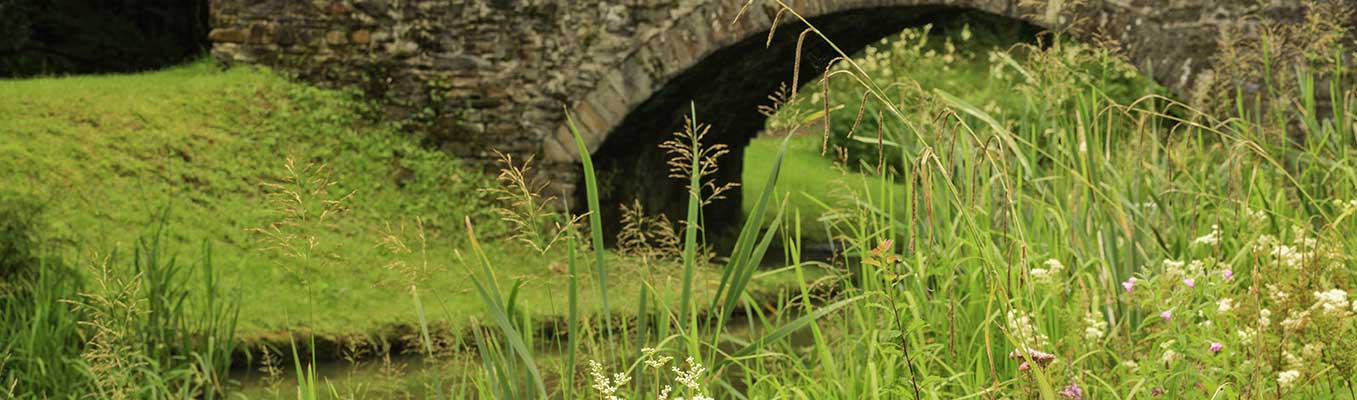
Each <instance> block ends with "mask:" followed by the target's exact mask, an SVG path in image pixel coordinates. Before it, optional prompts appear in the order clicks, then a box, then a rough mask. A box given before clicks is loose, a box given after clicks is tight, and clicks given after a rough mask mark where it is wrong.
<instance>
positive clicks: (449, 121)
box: [210, 0, 1301, 212]
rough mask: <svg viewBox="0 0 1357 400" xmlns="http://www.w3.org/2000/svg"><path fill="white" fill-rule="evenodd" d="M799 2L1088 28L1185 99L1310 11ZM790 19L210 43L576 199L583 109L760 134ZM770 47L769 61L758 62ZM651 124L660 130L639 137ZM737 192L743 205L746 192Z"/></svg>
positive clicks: (602, 20) (455, 24)
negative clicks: (690, 108)
mask: <svg viewBox="0 0 1357 400" xmlns="http://www.w3.org/2000/svg"><path fill="white" fill-rule="evenodd" d="M788 3H789V4H791V5H792V6H793V7H794V8H795V9H796V10H798V12H800V13H801V14H803V15H804V16H806V17H808V18H812V19H813V20H814V21H816V24H817V26H819V27H820V28H821V29H823V30H825V31H829V32H836V35H838V36H833V35H832V36H831V37H832V38H834V39H836V40H843V42H840V43H839V44H840V45H841V46H842V47H845V48H847V49H854V48H861V47H862V46H864V45H866V44H868V43H871V42H874V41H876V40H878V39H880V37H882V36H884V35H887V34H890V33H893V32H898V31H899V30H900V29H902V28H904V27H908V26H912V25H917V24H922V23H925V22H931V21H930V19H933V18H945V17H946V16H947V15H949V14H950V13H954V11H956V10H961V9H974V10H980V11H985V12H989V13H993V14H998V15H1001V16H1007V17H1010V18H1013V19H1014V20H1021V21H1027V22H1031V23H1034V24H1037V25H1040V26H1046V27H1069V26H1074V27H1077V28H1078V30H1077V31H1078V32H1083V33H1084V34H1085V35H1087V36H1090V37H1097V38H1099V40H1098V42H1099V43H1112V44H1113V45H1115V46H1118V47H1120V49H1121V50H1122V51H1123V52H1124V53H1125V54H1126V55H1127V56H1128V57H1129V59H1130V60H1131V61H1132V62H1133V63H1135V64H1136V65H1137V66H1139V67H1141V69H1142V70H1144V71H1148V72H1149V73H1151V74H1152V75H1153V76H1154V77H1155V78H1156V80H1158V81H1159V82H1160V83H1162V84H1163V85H1165V86H1166V87H1168V88H1169V89H1170V90H1172V91H1173V92H1175V93H1176V94H1178V95H1179V96H1180V97H1181V98H1185V99H1191V98H1192V97H1193V96H1192V94H1193V93H1192V91H1193V90H1194V85H1196V84H1197V83H1198V82H1199V81H1200V80H1201V79H1202V77H1203V76H1210V74H1211V71H1210V67H1211V57H1212V55H1213V54H1215V52H1216V39H1217V36H1218V32H1219V31H1220V30H1221V29H1222V27H1224V26H1245V27H1246V28H1247V25H1249V24H1251V21H1253V20H1252V19H1250V18H1246V16H1263V15H1266V16H1270V17H1276V18H1281V19H1288V18H1291V19H1298V18H1299V16H1300V15H1301V8H1300V5H1299V0H1272V1H1270V2H1266V3H1260V2H1258V1H1256V0H1089V1H1088V2H1083V3H1081V4H1080V5H1079V6H1077V7H1073V8H1067V9H1060V10H1051V9H1048V8H1046V7H1048V5H1049V4H1063V3H1073V2H1045V1H1021V2H1020V1H1019V0H788ZM736 15H741V18H739V20H738V21H737V22H732V21H736V18H735V17H736ZM774 20H777V21H778V23H783V24H787V23H789V21H791V20H793V18H791V17H790V16H788V15H783V16H782V18H777V8H776V7H773V6H772V5H770V4H769V3H768V2H766V1H764V0H757V1H755V2H754V3H753V5H751V6H749V7H745V1H744V0H608V1H567V0H464V1H434V0H212V25H213V27H214V29H213V30H212V32H211V35H210V38H211V40H212V41H213V42H214V47H213V55H214V57H215V58H217V59H218V60H220V61H221V62H223V63H227V64H260V65H267V66H271V67H274V68H276V69H278V70H281V71H285V72H287V73H290V74H294V75H295V76H296V77H298V78H300V79H303V80H306V81H309V82H314V83H319V84H323V85H330V86H336V87H353V88H358V89H361V90H362V91H363V92H364V93H366V94H367V95H368V96H370V97H372V98H375V99H378V100H379V101H380V102H381V103H382V104H383V105H384V107H385V109H386V111H387V112H388V114H389V115H390V116H391V117H394V118H397V119H403V120H410V121H416V122H418V124H417V125H418V126H422V127H423V129H422V130H423V131H424V132H425V134H426V135H427V139H428V141H429V142H430V143H432V144H433V145H436V146H440V147H441V148H443V149H445V150H447V151H449V152H451V153H453V154H455V155H457V156H459V157H462V158H464V159H467V160H471V161H473V162H477V163H480V164H482V165H487V164H488V161H490V160H493V159H494V154H493V151H494V150H499V151H504V152H509V153H515V154H517V155H519V156H520V157H521V156H525V155H528V154H533V155H537V156H538V157H539V160H540V161H542V162H543V164H542V168H543V173H544V175H543V177H545V179H548V181H549V182H551V183H552V186H551V188H552V190H553V191H554V192H556V193H554V194H560V195H562V196H561V197H562V198H564V199H565V200H567V201H571V200H572V199H575V196H576V193H575V192H576V190H575V188H576V183H577V180H578V177H579V167H578V165H577V161H578V158H579V155H578V154H577V151H576V150H575V146H574V142H573V140H572V139H571V138H570V137H569V134H568V131H567V130H566V129H565V124H564V122H565V113H564V110H566V109H570V110H571V113H572V115H574V116H575V117H576V119H577V121H578V122H579V125H580V126H581V128H582V129H583V130H584V132H585V134H586V135H587V137H586V141H587V145H588V146H589V148H590V150H591V152H595V157H596V158H605V159H606V158H622V159H625V158H627V157H638V156H636V155H635V154H640V153H645V152H646V151H650V150H653V149H649V147H652V146H653V144H655V143H658V141H657V140H655V139H654V138H657V137H660V136H664V135H665V134H666V133H667V132H669V131H671V130H669V129H670V128H669V127H671V126H673V125H674V124H675V120H676V118H675V116H676V115H681V111H682V110H678V112H677V113H676V110H674V108H676V107H674V106H675V105H686V104H688V103H687V102H688V101H690V100H692V99H691V98H690V97H694V96H697V94H701V93H708V92H716V93H721V94H722V95H723V97H722V98H720V99H718V100H716V101H713V103H717V104H719V108H717V109H715V110H714V111H716V113H718V114H722V115H720V116H721V117H722V118H724V120H723V121H724V122H725V124H724V125H727V126H730V127H731V128H730V129H727V130H728V131H730V132H727V133H723V135H724V136H720V137H721V138H722V139H721V140H723V141H725V142H727V143H730V144H732V145H733V146H735V147H739V146H742V145H743V144H744V143H747V140H748V139H749V137H751V136H752V135H754V134H756V133H757V131H758V129H759V128H760V127H761V125H762V117H761V116H758V114H757V113H756V112H755V111H754V106H755V105H756V104H762V102H763V101H764V97H765V96H766V95H767V94H768V91H766V90H764V89H765V88H768V87H775V86H776V85H777V84H778V83H780V82H783V81H786V80H788V78H790V75H791V74H790V70H789V68H790V65H791V64H792V63H793V60H794V54H795V51H794V47H793V46H791V45H789V44H788V43H793V44H794V42H795V33H796V32H798V31H800V29H801V28H789V29H787V30H788V31H791V34H790V35H788V34H787V33H785V32H784V33H783V34H782V35H781V36H780V37H779V38H778V40H777V41H776V42H777V43H775V45H774V46H772V47H767V48H765V47H764V46H763V44H764V40H765V37H766V36H767V34H768V30H769V28H770V27H771V26H772V25H773V24H774ZM821 24H823V25H821ZM723 50H724V51H723ZM745 54H749V55H748V56H745ZM753 54H758V57H763V58H764V60H763V61H758V60H744V59H742V58H741V57H745V58H749V57H755V56H754V55H753ZM704 62H705V64H704ZM779 65H781V66H782V67H780V68H784V69H788V71H787V72H786V73H783V74H781V75H765V74H764V71H781V70H779V69H777V68H779V67H778V66H779ZM801 72H802V74H803V75H805V77H806V78H813V76H814V74H815V72H814V71H812V70H806V71H801ZM737 74H738V75H737ZM808 81H813V79H800V82H802V83H804V82H808ZM732 89H741V90H732ZM713 107H715V106H713ZM678 108H683V107H678ZM711 114H712V113H711V112H708V113H707V114H706V115H711ZM677 120H678V121H681V118H679V119H677ZM637 130H641V131H644V132H639V133H637V132H630V131H637ZM637 135H641V138H640V139H638V136H637ZM608 143H612V144H611V145H609V144H608ZM599 149H605V150H603V152H604V153H606V154H600V153H598V152H600V150H599ZM608 149H611V150H608ZM651 152H652V153H653V151H651ZM737 155H738V153H737ZM602 164H603V165H605V166H609V165H611V166H612V167H610V168H613V169H615V171H601V173H605V174H611V175H613V176H615V177H617V178H616V179H618V180H632V181H636V184H633V185H631V186H627V187H615V188H613V189H608V190H614V191H618V192H619V193H623V194H625V192H626V191H658V192H657V193H660V195H657V196H652V197H658V198H663V197H666V196H668V197H672V195H673V194H674V193H678V195H679V196H681V195H682V194H681V192H674V191H673V188H674V187H675V186H676V184H674V183H672V182H671V183H658V184H657V183H655V182H657V181H659V182H668V181H667V180H666V179H665V178H664V177H663V171H662V168H659V170H660V172H638V171H637V170H635V169H634V168H632V167H629V166H630V165H633V164H629V163H627V162H611V163H610V162H608V161H607V160H603V162H602ZM733 167H734V168H736V169H737V170H736V171H735V172H736V173H734V174H733V175H732V177H729V179H738V176H739V174H738V167H739V164H738V163H736V164H734V165H733ZM658 187H663V188H658ZM613 197H618V196H613ZM619 198H620V197H619ZM727 203H733V205H728V206H726V207H734V208H735V209H736V210H737V211H738V207H739V196H738V193H736V195H735V196H734V200H733V201H727ZM648 208H651V207H648ZM667 208H668V207H666V206H663V205H660V206H659V207H656V208H651V209H659V210H663V211H666V212H669V210H667Z"/></svg>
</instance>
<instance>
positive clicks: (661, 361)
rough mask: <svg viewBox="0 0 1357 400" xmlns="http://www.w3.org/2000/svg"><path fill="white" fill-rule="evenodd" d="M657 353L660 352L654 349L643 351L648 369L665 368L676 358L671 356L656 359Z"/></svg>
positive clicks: (643, 349)
mask: <svg viewBox="0 0 1357 400" xmlns="http://www.w3.org/2000/svg"><path fill="white" fill-rule="evenodd" d="M656 353H659V350H658V349H656V348H654V347H645V348H642V349H641V354H642V356H643V357H644V358H645V364H646V366H647V367H650V368H654V369H660V368H664V366H665V365H666V364H669V362H670V361H673V360H674V357H670V356H660V357H655V354H656Z"/></svg>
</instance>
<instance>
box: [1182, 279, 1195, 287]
mask: <svg viewBox="0 0 1357 400" xmlns="http://www.w3.org/2000/svg"><path fill="white" fill-rule="evenodd" d="M1183 284H1184V285H1187V287H1189V288H1194V289H1195V288H1196V287H1197V280H1196V279H1192V278H1185V279H1183Z"/></svg>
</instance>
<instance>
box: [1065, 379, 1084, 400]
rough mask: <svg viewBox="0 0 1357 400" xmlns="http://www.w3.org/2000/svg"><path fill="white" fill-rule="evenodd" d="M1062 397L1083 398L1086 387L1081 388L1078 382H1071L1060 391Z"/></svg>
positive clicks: (1075, 399) (1079, 399) (1076, 399)
mask: <svg viewBox="0 0 1357 400" xmlns="http://www.w3.org/2000/svg"><path fill="white" fill-rule="evenodd" d="M1060 397H1064V398H1067V399H1074V400H1083V399H1084V389H1081V388H1079V384H1078V383H1076V382H1070V385H1069V386H1066V387H1065V389H1064V390H1061V391H1060Z"/></svg>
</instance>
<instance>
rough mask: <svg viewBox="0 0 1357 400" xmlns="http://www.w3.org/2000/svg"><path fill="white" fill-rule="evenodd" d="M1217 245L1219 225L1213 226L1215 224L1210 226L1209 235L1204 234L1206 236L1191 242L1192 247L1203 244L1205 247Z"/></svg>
mask: <svg viewBox="0 0 1357 400" xmlns="http://www.w3.org/2000/svg"><path fill="white" fill-rule="evenodd" d="M1217 243H1220V225H1215V224H1212V225H1211V233H1208V234H1206V236H1200V237H1198V238H1196V239H1194V240H1192V245H1193V246H1196V245H1199V244H1204V245H1207V246H1215V245H1216V244H1217Z"/></svg>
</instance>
